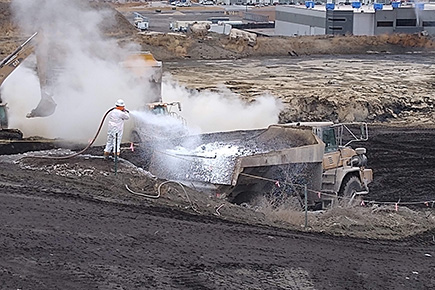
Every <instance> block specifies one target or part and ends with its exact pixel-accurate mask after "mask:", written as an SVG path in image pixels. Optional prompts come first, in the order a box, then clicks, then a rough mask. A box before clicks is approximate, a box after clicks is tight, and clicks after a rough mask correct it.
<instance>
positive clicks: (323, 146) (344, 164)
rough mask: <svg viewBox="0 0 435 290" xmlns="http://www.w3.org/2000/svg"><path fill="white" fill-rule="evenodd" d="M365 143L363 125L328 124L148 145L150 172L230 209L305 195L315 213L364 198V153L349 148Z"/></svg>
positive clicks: (366, 178) (369, 177)
mask: <svg viewBox="0 0 435 290" xmlns="http://www.w3.org/2000/svg"><path fill="white" fill-rule="evenodd" d="M355 129H356V130H357V131H358V134H357V133H355ZM348 138H350V140H348V141H346V142H345V139H348ZM367 138H368V131H367V124H365V123H361V124H333V123H330V122H321V123H292V124H277V125H271V126H269V127H268V128H265V129H257V130H243V131H230V132H218V133H210V134H202V135H197V136H188V137H184V138H177V139H174V140H170V141H168V140H166V141H165V142H162V143H159V144H157V145H155V152H154V154H153V156H152V160H151V163H150V164H149V171H150V172H151V173H152V174H154V175H156V176H157V177H160V178H164V179H170V180H176V181H178V182H181V183H183V184H185V185H187V186H192V187H194V188H196V189H199V190H202V191H204V192H206V193H208V194H211V195H215V196H219V197H224V198H226V199H228V200H229V201H231V202H234V203H237V204H242V203H247V204H256V202H257V201H258V200H259V198H260V197H265V196H269V197H274V198H275V199H276V198H277V197H279V199H286V198H287V197H297V198H298V199H299V200H302V199H303V197H304V195H305V194H306V195H307V202H308V206H309V207H311V208H319V207H324V206H325V205H326V204H330V203H331V202H332V201H333V200H335V199H336V198H337V197H342V198H344V199H346V200H348V201H352V200H355V199H356V198H357V197H358V196H360V195H362V194H366V193H368V186H367V185H368V184H369V183H370V182H371V181H372V180H373V173H372V170H371V169H368V168H366V166H367V158H366V156H365V151H366V150H365V149H364V148H356V149H352V148H351V147H350V144H351V143H353V142H357V141H365V140H367ZM305 188H306V189H305Z"/></svg>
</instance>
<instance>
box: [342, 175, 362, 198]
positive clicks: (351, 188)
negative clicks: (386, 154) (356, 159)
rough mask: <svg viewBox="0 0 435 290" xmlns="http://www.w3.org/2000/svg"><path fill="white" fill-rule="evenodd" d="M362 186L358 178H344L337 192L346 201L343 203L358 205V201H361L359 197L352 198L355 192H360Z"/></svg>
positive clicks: (352, 176) (353, 176)
mask: <svg viewBox="0 0 435 290" xmlns="http://www.w3.org/2000/svg"><path fill="white" fill-rule="evenodd" d="M362 188H363V187H362V184H361V181H360V180H359V178H358V177H357V176H355V175H350V176H346V177H345V178H344V180H343V183H342V184H341V188H340V191H339V192H338V195H339V196H343V197H345V198H346V199H345V200H344V201H345V203H350V204H353V203H358V200H359V199H361V198H360V197H359V196H354V194H355V192H359V191H362Z"/></svg>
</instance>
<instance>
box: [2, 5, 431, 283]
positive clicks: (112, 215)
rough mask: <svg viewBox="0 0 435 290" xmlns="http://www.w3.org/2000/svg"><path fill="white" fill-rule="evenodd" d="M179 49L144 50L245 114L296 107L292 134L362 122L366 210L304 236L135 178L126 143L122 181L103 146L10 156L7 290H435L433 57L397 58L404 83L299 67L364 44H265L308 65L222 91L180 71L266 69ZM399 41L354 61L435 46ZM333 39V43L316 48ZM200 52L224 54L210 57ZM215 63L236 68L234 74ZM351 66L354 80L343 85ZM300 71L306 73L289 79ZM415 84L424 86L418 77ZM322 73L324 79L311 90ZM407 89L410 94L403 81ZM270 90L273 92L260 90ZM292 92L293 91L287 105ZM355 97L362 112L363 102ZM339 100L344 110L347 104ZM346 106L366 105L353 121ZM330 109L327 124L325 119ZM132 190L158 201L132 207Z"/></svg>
mask: <svg viewBox="0 0 435 290" xmlns="http://www.w3.org/2000/svg"><path fill="white" fill-rule="evenodd" d="M0 5H3V3H0ZM4 5H6V4H4ZM5 7H6V6H2V7H0V8H2V10H1V11H2V13H1V14H0V16H1V15H3V16H4V18H5V17H6V18H7V16H8V15H9V14H8V12H7V9H6V8H5ZM5 9H6V10H5ZM4 18H2V17H0V19H3V20H4ZM3 20H2V21H3ZM2 23H3V24H2V28H5V29H6V30H5V34H4V36H3V37H2V43H4V46H2V55H4V54H6V53H8V52H10V51H11V49H13V47H14V45H15V43H17V42H19V41H18V40H20V39H21V38H20V36H19V34H17V33H16V30H14V27H13V26H12V25H9V24H8V23H9V22H4V21H3V22H2ZM5 23H6V24H8V25H6V24H5ZM120 28H125V29H130V28H129V24H128V23H127V22H123V24H122V25H119V26H117V29H114V30H111V31H109V32H108V33H109V34H110V35H112V36H115V37H119V38H120V42H121V43H122V41H125V40H126V39H127V38H130V37H132V38H134V37H136V36H135V32H134V30H133V31H130V32H128V33H127V32H126V31H125V30H122V29H120ZM126 34H128V37H127V36H125V35H126ZM174 37H178V38H176V39H175V40H178V42H177V41H174ZM174 37H172V36H156V38H153V37H151V36H143V35H140V36H138V38H137V41H138V42H139V43H142V45H143V47H144V48H147V49H150V50H151V51H152V52H153V53H154V54H155V55H157V58H159V59H162V60H165V59H167V60H169V59H174V58H177V62H178V63H175V62H173V63H170V64H168V66H165V70H166V71H167V72H170V73H171V74H172V75H173V77H174V78H175V79H177V80H178V81H180V83H182V84H183V85H185V86H187V87H190V88H197V89H200V90H204V89H212V90H214V89H215V88H216V86H217V85H219V84H220V83H223V84H226V85H227V86H228V87H229V88H230V89H231V90H233V91H234V92H236V93H239V94H240V95H241V97H242V98H244V99H246V100H250V101H251V100H253V99H255V96H256V95H258V93H259V92H260V91H262V90H265V89H266V90H269V91H270V92H271V93H272V94H274V95H276V96H277V97H279V98H281V99H282V100H283V101H284V103H285V104H286V105H288V106H289V104H292V105H293V106H296V105H297V106H298V108H299V109H298V110H295V111H291V110H289V108H290V107H287V110H285V112H284V113H283V114H282V115H281V120H282V121H283V122H284V121H293V120H295V119H297V118H302V119H304V120H311V119H309V118H310V116H312V112H317V113H318V114H317V116H318V117H319V116H322V118H323V117H328V118H330V119H332V117H337V118H339V119H345V118H344V117H347V118H351V116H354V117H355V116H356V115H357V116H358V117H359V116H365V117H364V118H366V119H364V118H362V119H363V120H366V121H369V122H370V125H369V130H370V139H369V141H367V142H365V143H364V144H361V145H362V146H364V147H366V148H367V150H368V153H367V155H368V158H369V167H371V168H373V170H374V176H375V179H374V182H373V183H372V184H371V185H370V193H369V194H368V195H367V196H366V197H365V200H366V203H365V206H363V207H361V206H360V207H351V208H349V207H344V206H341V207H336V208H333V209H330V210H328V211H320V212H310V213H309V214H308V221H307V228H305V227H304V213H303V212H302V211H301V210H300V209H295V208H293V209H292V210H288V209H287V210H285V211H284V210H275V211H271V210H270V209H269V208H265V209H263V210H259V211H255V210H252V209H248V208H244V207H240V206H236V205H232V204H229V203H227V202H225V201H223V200H220V199H217V198H215V197H209V196H207V195H204V194H202V193H200V192H197V191H195V190H193V189H190V188H187V187H181V186H180V185H179V184H176V183H170V182H168V183H167V182H166V181H165V180H158V179H155V178H153V177H152V176H150V175H149V174H148V173H147V172H146V171H144V170H142V169H141V168H138V167H136V166H135V165H134V163H137V161H138V160H139V159H141V158H143V156H142V155H141V154H142V153H143V152H144V151H145V150H144V149H143V148H142V149H141V148H136V150H135V151H134V152H132V151H129V150H128V146H129V144H125V145H124V147H126V148H125V149H124V151H123V152H122V157H123V159H122V160H120V162H119V163H117V167H116V168H115V164H114V163H113V162H108V161H104V160H102V158H101V148H100V147H94V148H91V149H90V150H89V151H87V152H86V153H85V154H82V155H80V156H78V157H75V158H71V159H43V158H28V157H29V156H33V155H39V156H47V155H50V156H59V155H62V154H63V155H64V156H67V155H68V154H71V153H72V152H70V151H68V150H67V149H52V150H49V151H34V152H27V153H25V154H18V155H10V154H6V153H7V152H2V155H1V156H0V200H1V203H0V207H1V208H0V221H1V222H0V231H1V235H0V253H1V257H0V289H431V288H435V274H434V273H435V272H434V265H435V262H434V257H435V251H434V248H435V238H434V236H435V221H434V219H435V211H434V208H433V205H434V203H433V202H432V201H434V200H435V195H434V189H435V179H434V177H433V176H434V166H433V164H434V161H435V153H433V150H431V149H432V148H434V145H435V144H434V143H435V141H434V140H435V127H434V126H433V125H432V124H429V123H433V120H432V119H433V96H432V91H431V88H432V87H431V85H432V83H433V81H432V80H433V72H432V69H433V61H432V59H431V58H426V56H425V57H422V58H421V59H420V61H417V62H416V61H415V60H416V59H418V57H417V58H414V59H412V60H411V61H410V60H407V59H406V58H403V55H402V58H400V55H396V54H394V55H395V56H397V57H398V58H399V61H398V62H396V63H395V65H394V67H396V68H397V70H388V68H389V65H388V62H383V61H380V60H379V59H378V60H373V59H372V60H370V61H368V62H363V61H361V59H360V58H358V59H357V60H356V61H352V59H354V60H355V57H354V56H349V55H346V56H339V57H338V58H334V59H332V60H331V57H328V56H323V57H319V58H317V59H314V60H313V59H305V58H301V59H299V55H304V54H311V53H326V51H327V50H328V49H329V50H330V48H331V45H332V47H334V48H335V50H333V52H335V53H340V51H341V52H343V51H345V50H349V49H348V48H349V45H350V44H352V43H353V45H352V47H353V48H355V47H358V45H355V44H358V43H359V41H363V42H364V40H363V38H347V39H346V38H337V39H335V40H334V39H328V38H320V39H318V40H316V39H313V38H306V39H297V40H294V39H292V40H291V41H289V40H287V41H286V40H285V39H278V40H277V43H278V45H275V46H273V45H271V44H270V43H271V42H270V40H268V42H267V41H266V40H264V43H263V45H266V44H267V45H268V46H267V47H276V48H279V49H276V51H277V54H276V55H274V56H273V58H275V57H276V56H283V55H287V56H289V57H292V58H294V57H295V55H298V59H297V60H296V62H295V63H294V64H293V65H290V66H289V67H287V69H285V70H280V69H279V65H276V64H270V65H268V64H266V65H264V68H263V69H262V70H260V69H257V67H258V66H256V65H255V64H258V63H259V60H258V58H255V59H254V58H249V59H246V60H245V61H244V62H246V63H248V64H249V65H251V69H249V66H248V67H247V68H243V66H241V65H240V62H242V61H240V62H234V63H233V65H232V66H233V67H235V68H236V69H237V71H238V72H239V73H240V75H241V76H243V75H244V76H245V77H243V79H242V80H239V79H235V78H234V74H230V73H227V74H226V75H224V76H227V77H228V78H227V79H225V78H223V79H222V81H216V76H221V75H219V74H215V72H216V67H217V64H216V63H210V62H208V63H203V65H200V63H198V62H194V61H191V62H189V60H186V58H187V59H189V58H190V59H192V58H199V59H201V58H203V59H204V58H205V59H209V58H211V57H210V56H211V55H214V56H216V52H219V54H218V55H219V56H220V57H221V58H224V59H225V58H232V59H240V58H241V57H245V56H252V55H254V56H256V57H257V56H258V55H259V54H260V53H261V51H264V50H258V48H259V47H260V46H257V47H251V46H247V45H246V44H244V43H243V42H230V41H229V40H228V39H221V40H219V39H218V38H203V39H197V38H194V37H193V36H188V37H181V36H174ZM394 39H395V41H392V39H391V38H388V37H384V38H371V39H370V42H368V43H367V39H366V40H365V41H366V43H367V46H364V47H362V48H361V49H360V50H358V51H352V52H353V53H362V52H367V50H371V51H378V52H380V51H384V52H386V51H387V50H389V51H393V52H406V51H410V50H413V49H414V50H415V51H421V49H422V48H426V49H429V50H430V49H431V44H430V43H431V42H430V39H429V40H428V39H426V38H424V39H423V38H420V37H417V36H415V37H411V38H398V37H396V38H394ZM410 39H411V40H416V39H417V40H419V41H420V42H410ZM325 42H327V43H328V46H323V45H317V46H313V43H317V44H319V43H322V44H325ZM174 43H177V45H175V46H174ZM277 43H275V44H277ZM283 43H286V44H285V45H284V44H283ZM343 43H347V46H342V44H343ZM405 43H406V44H408V45H404V44H405ZM183 44H185V45H183ZM228 44H229V45H228ZM260 44H261V43H260ZM260 44H259V45H260ZM221 45H224V46H225V47H227V49H225V48H224V47H223V46H221ZM177 47H178V48H177ZM180 47H181V48H180ZM263 48H264V47H263ZM198 49H201V52H202V53H204V52H206V51H209V52H214V54H209V53H207V54H200V53H198V51H199V50H198ZM330 51H331V50H330ZM175 52H179V55H177V54H176V53H175ZM288 52H292V55H289V54H288ZM180 57H181V58H182V59H180ZM389 57H390V59H391V58H395V57H392V56H389ZM181 60H182V61H181ZM260 62H261V61H260ZM325 63H327V64H328V65H327V66H325V65H324V64H325ZM221 64H222V66H224V67H225V70H228V71H229V70H230V69H231V67H232V66H228V65H227V66H225V62H222V63H221ZM331 66H332V69H329V68H330V67H331ZM189 67H192V68H193V69H190V70H189V69H188V68H189ZM328 67H329V68H328ZM343 67H344V68H345V71H344V72H341V73H340V74H338V75H336V74H335V73H334V72H336V71H339V70H340V68H343ZM297 68H299V71H300V69H301V68H302V69H303V70H302V71H303V73H295V71H296V70H297ZM218 69H220V70H222V69H223V68H222V67H220V68H218ZM267 70H269V71H267ZM193 71H196V72H198V74H196V75H193ZM394 71H397V72H399V74H397V75H395V74H394ZM204 72H208V74H209V75H210V76H211V77H210V78H209V80H207V83H209V84H208V86H205V85H204V82H203V80H202V82H201V81H200V78H201V77H202V79H204V78H203V76H204ZM406 72H410V73H409V74H406ZM417 72H418V73H421V74H422V75H423V76H422V77H421V78H418V77H414V78H413V77H411V76H415V74H416V73H417ZM281 73H284V75H280V74H281ZM319 74H321V76H322V79H325V75H326V76H328V78H327V80H324V81H323V80H322V82H320V83H321V86H315V85H314V84H315V81H316V79H318V78H319ZM361 75H370V78H369V79H368V80H366V82H364V86H363V85H360V86H356V84H355V82H356V81H358V80H359V79H360V77H361ZM410 75H411V76H410ZM192 76H194V77H192ZM284 76H287V78H284ZM251 77H252V79H251ZM298 77H300V78H299V79H298ZM385 78H387V81H386V79H385ZM397 78H400V79H401V80H404V81H405V82H406V83H405V84H397V83H395V82H393V80H395V79H397ZM266 79H268V80H272V81H273V82H268V83H266V82H263V81H264V80H266ZM317 83H319V82H317ZM414 83H415V85H413V84H414ZM286 84H288V85H291V86H293V89H294V91H292V92H291V93H288V90H289V87H286ZM296 84H299V86H296ZM281 85H282V86H281ZM367 86H368V88H367ZM248 87H250V88H252V90H251V91H250V94H248V93H249V91H248V90H247V89H246V88H248ZM281 87H284V88H281ZM280 88H281V89H280ZM364 88H366V89H364ZM286 92H287V93H286ZM354 94H358V102H354V101H353V100H354V98H353V96H354ZM334 95H337V96H338V95H341V96H346V97H347V98H346V99H347V100H348V101H346V102H344V103H337V101H336V99H334V97H333V96H334ZM380 95H381V97H380ZM411 95H412V96H413V98H412V99H411V100H413V101H410V100H409V97H410V96H411ZM398 100H399V101H398ZM331 104H333V105H331ZM349 104H352V105H355V104H357V105H358V106H360V107H358V106H357V107H356V110H352V111H349V110H345V109H343V108H346V105H349ZM361 104H362V105H361ZM360 108H367V111H366V110H362V109H360ZM331 111H332V112H334V113H333V115H327V112H331ZM355 112H360V114H355ZM350 113H352V114H350ZM322 114H323V115H322ZM364 114H366V115H364ZM341 117H343V118H341ZM319 118H320V117H319ZM354 119H355V118H354ZM349 120H351V119H349ZM63 147H65V146H63ZM69 147H70V146H69ZM23 157H25V158H23ZM126 185H127V187H128V188H129V189H130V190H131V191H133V192H136V193H143V194H147V195H148V196H147V197H146V196H143V195H138V194H134V193H132V192H131V191H129V190H127V188H126ZM158 194H160V196H159V198H153V196H154V197H155V196H156V195H158ZM372 201H376V202H378V203H371V202H372ZM383 202H385V203H383ZM391 202H392V203H391ZM396 202H397V203H398V206H397V207H396V204H395V203H396ZM414 202H416V203H414ZM405 203H412V204H405Z"/></svg>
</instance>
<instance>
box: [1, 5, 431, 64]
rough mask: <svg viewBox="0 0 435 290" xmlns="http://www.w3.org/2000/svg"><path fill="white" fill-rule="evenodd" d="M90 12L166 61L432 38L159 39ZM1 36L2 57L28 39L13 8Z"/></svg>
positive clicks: (396, 48) (416, 47)
mask: <svg viewBox="0 0 435 290" xmlns="http://www.w3.org/2000/svg"><path fill="white" fill-rule="evenodd" d="M90 7H91V8H92V9H96V10H101V9H109V10H111V11H112V13H113V16H114V17H113V19H112V21H105V22H104V25H102V26H101V29H102V31H103V32H104V33H105V34H106V35H107V36H108V37H114V38H117V39H118V41H119V43H120V44H121V45H123V44H125V43H128V42H131V41H133V42H136V43H138V44H140V45H141V46H142V49H143V50H148V51H151V52H152V53H153V54H154V56H155V57H156V58H157V59H159V60H162V61H167V60H174V59H180V58H181V59H185V58H189V59H233V58H245V57H259V56H289V55H290V56H303V55H322V54H364V53H367V52H373V51H375V52H387V53H393V54H394V53H404V52H409V51H431V50H433V49H434V48H435V42H434V41H433V39H432V38H430V37H427V36H422V35H419V34H412V35H410V34H400V35H380V36H304V37H262V36H258V37H257V40H256V42H255V43H252V42H250V41H248V40H246V39H243V38H240V37H237V38H230V37H229V36H226V35H220V34H216V33H211V32H210V33H205V34H204V33H199V34H198V33H196V34H195V33H187V34H178V35H177V34H160V33H146V34H143V33H138V32H137V31H136V30H135V28H134V27H133V25H132V24H131V23H130V22H129V21H128V20H127V19H125V17H124V16H123V15H122V14H121V13H120V12H118V11H117V10H116V9H115V8H117V7H118V8H119V5H117V6H115V5H113V4H105V3H99V2H91V3H90ZM0 24H1V27H0V32H1V34H2V35H3V36H2V38H1V39H2V41H1V42H2V43H1V48H2V50H1V51H0V52H1V54H2V55H5V54H7V53H10V52H11V51H12V50H13V49H14V48H15V47H16V46H17V45H18V44H19V43H20V42H21V41H22V39H23V38H24V36H23V35H21V34H20V32H19V30H18V29H17V26H16V25H15V24H14V21H13V18H12V12H11V7H10V3H8V2H0Z"/></svg>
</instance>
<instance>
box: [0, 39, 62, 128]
mask: <svg viewBox="0 0 435 290" xmlns="http://www.w3.org/2000/svg"><path fill="white" fill-rule="evenodd" d="M37 35H38V33H37V32H35V33H34V34H33V35H32V36H31V37H29V38H28V39H27V40H26V41H25V42H24V43H22V44H21V45H20V46H19V47H18V48H17V49H15V50H14V51H13V52H12V53H11V54H10V55H8V56H7V57H6V58H5V59H3V60H2V61H1V62H0V87H1V85H2V84H3V83H4V82H5V81H6V79H7V78H8V77H9V75H10V74H11V73H12V72H13V71H14V70H15V69H16V68H17V67H18V66H19V65H20V64H21V63H22V62H23V61H24V60H25V59H26V58H27V57H28V56H29V55H31V54H32V53H33V52H34V50H35V47H34V42H35V40H36V38H37ZM37 62H38V77H39V81H40V87H41V100H40V102H39V104H38V106H37V107H36V108H35V109H33V110H32V111H31V112H30V113H29V114H27V117H28V118H32V117H46V116H49V115H51V114H53V113H54V111H55V108H56V103H55V102H54V101H53V98H52V97H51V95H50V94H49V93H48V92H47V90H46V83H47V78H46V75H47V72H46V71H44V69H43V68H44V67H45V66H44V61H42V60H41V59H40V58H38V56H37ZM41 68H42V69H41ZM0 125H1V129H3V128H7V126H8V118H7V111H6V104H5V103H3V99H2V97H1V94H0Z"/></svg>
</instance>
